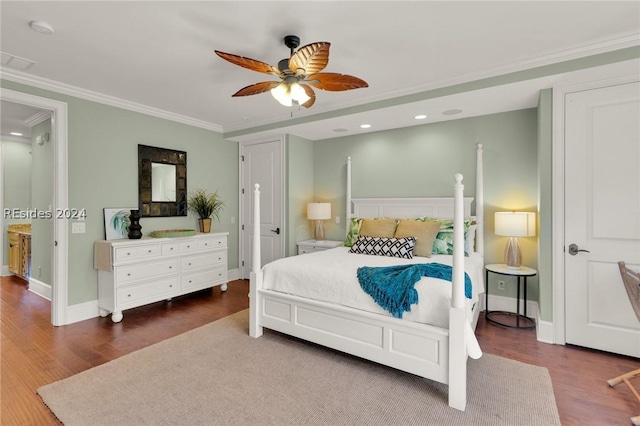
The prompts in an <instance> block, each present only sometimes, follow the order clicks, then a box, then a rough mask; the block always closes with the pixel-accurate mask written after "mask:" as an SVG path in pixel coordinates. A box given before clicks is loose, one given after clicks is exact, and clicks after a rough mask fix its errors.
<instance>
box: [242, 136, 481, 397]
mask: <svg viewBox="0 0 640 426" xmlns="http://www.w3.org/2000/svg"><path fill="white" fill-rule="evenodd" d="M476 173H477V176H476V185H477V187H476V194H475V201H476V215H475V222H476V224H477V228H476V229H477V231H476V234H475V247H476V249H475V251H474V252H473V253H470V254H469V256H467V257H465V250H464V247H465V235H464V220H465V218H469V217H470V216H471V208H470V205H471V201H472V198H464V196H463V190H464V186H463V184H462V175H461V174H456V175H455V176H454V196H453V197H452V198H420V199H417V198H412V199H398V198H386V199H384V198H381V199H371V198H369V199H352V198H351V161H350V159H349V160H348V162H347V188H346V193H347V220H346V222H347V229H348V227H349V222H350V220H349V219H350V218H351V217H371V218H376V217H387V218H396V219H402V218H412V217H413V218H415V217H420V216H429V217H431V218H442V219H451V218H452V219H453V254H452V255H448V256H433V260H432V261H434V262H440V261H441V260H444V262H447V263H449V264H450V265H452V272H451V277H452V279H451V282H452V284H450V285H449V286H448V287H446V289H447V290H446V292H447V294H446V302H443V303H447V305H445V306H449V307H448V308H446V307H444V312H445V314H444V316H445V317H446V318H445V319H444V320H440V322H441V323H442V322H443V321H444V325H443V324H439V325H433V324H429V323H424V322H420V321H423V320H420V319H401V318H395V317H393V316H391V315H389V314H386V315H385V314H384V313H381V312H382V310H381V312H378V311H376V309H373V308H371V309H369V308H366V307H365V308H363V307H361V306H357V305H355V304H353V305H351V302H344V303H343V302H339V303H336V302H335V301H333V300H331V299H330V297H329V298H327V299H325V300H322V299H316V298H311V297H309V296H306V297H305V296H300V295H296V294H294V293H292V292H289V290H288V288H289V287H286V286H284V287H281V289H280V291H278V286H279V285H280V283H279V282H278V281H279V280H282V281H286V279H284V278H279V277H283V275H279V274H281V271H278V272H277V273H276V272H274V271H275V268H277V267H279V266H280V269H282V267H281V265H285V266H286V265H289V266H292V265H296V266H297V268H298V269H303V270H305V271H306V272H307V278H310V277H311V276H312V275H314V273H312V272H310V271H313V269H311V266H309V267H308V266H307V265H306V264H303V263H301V262H310V261H312V260H313V256H314V255H316V253H312V254H305V255H301V256H295V258H286V259H281V260H279V261H275V262H272V263H270V264H268V265H265V266H264V268H263V267H262V266H261V261H260V258H261V256H260V238H259V236H260V232H259V226H260V191H259V185H258V184H256V185H255V191H254V200H253V201H254V202H253V209H254V210H253V217H254V220H253V223H254V238H253V246H252V272H251V283H250V294H249V297H250V330H249V334H250V335H251V336H252V337H259V336H261V335H262V332H263V328H265V327H266V328H268V329H271V330H275V331H278V332H282V333H285V334H289V335H292V336H295V337H298V338H302V339H305V340H308V341H311V342H314V343H318V344H320V345H323V346H327V347H330V348H333V349H337V350H340V351H343V352H346V353H349V354H352V355H356V356H359V357H362V358H365V359H368V360H371V361H374V362H378V363H380V364H383V365H387V366H390V367H394V368H397V369H399V370H402V371H406V372H409V373H413V374H416V375H419V376H421V377H425V378H428V379H431V380H435V381H437V382H440V383H444V384H448V385H449V405H450V406H451V407H453V408H456V409H458V410H464V409H465V407H466V376H467V374H466V372H467V368H466V366H467V357H468V356H471V357H472V358H478V357H480V356H481V354H482V353H481V350H480V347H479V345H478V343H477V340H476V338H475V334H474V328H475V324H476V321H477V319H478V315H479V312H480V306H479V305H480V303H479V300H480V298H479V297H478V293H481V292H483V291H484V284H483V282H482V279H483V276H484V274H483V273H482V268H483V263H484V262H483V257H482V255H483V208H484V206H483V190H482V186H483V179H482V145H478V148H477V172H476ZM334 250H335V251H338V250H343V252H344V255H343V257H344V258H347V257H349V256H351V258H349V262H351V259H352V258H354V257H357V256H361V257H364V258H368V260H369V261H373V260H374V259H373V258H376V257H378V256H367V255H363V254H352V253H346V251H347V250H346V248H344V247H340V248H335V249H331V250H329V251H331V252H332V251H334ZM318 255H320V256H318V258H320V257H321V256H327V255H328V254H327V253H326V252H323V253H318ZM331 255H332V256H338V255H342V254H341V253H337V254H335V253H331ZM303 258H304V259H303ZM445 258H446V259H445ZM395 260H397V259H395ZM402 260H403V261H404V259H402ZM412 261H418V258H415V257H414V258H413V260H412ZM412 261H407V262H412ZM429 261H430V259H426V258H422V259H420V260H419V262H429ZM338 263H340V262H337V261H336V262H334V263H331V265H332V267H331V268H327V267H326V264H325V265H324V270H325V271H329V270H333V269H334V267H333V265H337V264H338ZM405 263H406V262H405ZM320 266H323V265H320ZM290 269H296V268H293V267H291V268H290ZM478 271H480V273H478ZM332 272H334V271H332ZM465 272H466V273H468V275H469V276H471V277H472V281H473V287H474V288H475V289H476V291H475V292H474V294H473V296H472V297H471V300H465V278H466V277H465ZM354 275H355V274H354ZM321 278H322V279H324V282H328V281H331V280H334V279H336V276H335V274H331V275H330V277H327V276H322V277H321ZM295 279H296V278H294V279H292V280H293V281H295ZM297 279H298V280H299V281H301V282H304V283H305V284H307V283H308V281H309V280H307V279H301V278H297ZM349 279H350V280H353V279H355V277H350V278H349ZM422 280H431V281H430V282H434V281H440V282H441V283H442V280H438V279H435V278H422V279H421V281H420V282H418V283H417V284H416V289H417V288H418V286H419V285H421V286H422V287H424V288H431V287H432V285H431V284H429V285H422V284H421V282H422ZM289 281H291V280H289ZM314 285H315V286H316V287H315V288H317V287H318V286H317V285H316V284H312V285H310V286H309V287H312V286H314ZM343 285H344V283H340V286H343ZM433 287H435V286H433ZM342 288H343V287H340V288H339V289H338V290H336V291H334V293H336V292H337V293H340V292H341V291H342V290H341V289H342ZM449 289H450V290H449ZM421 291H422V290H421ZM449 291H450V293H449ZM330 292H331V291H330ZM362 293H363V292H362ZM301 294H305V293H304V292H302V293H301ZM420 297H421V298H422V297H423V296H422V295H421V296H420ZM430 297H431V296H430ZM434 297H435V296H434ZM467 297H469V296H468V295H467ZM414 306H415V305H414ZM412 310H413V309H412ZM447 310H448V312H447ZM416 321H418V322H416ZM427 321H430V320H427ZM432 322H433V321H432Z"/></svg>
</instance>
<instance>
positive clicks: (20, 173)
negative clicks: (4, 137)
mask: <svg viewBox="0 0 640 426" xmlns="http://www.w3.org/2000/svg"><path fill="white" fill-rule="evenodd" d="M31 160H32V158H31V145H30V144H29V143H26V142H24V143H23V142H13V141H4V142H2V164H1V166H2V170H0V173H2V186H3V188H2V189H3V191H2V194H3V195H2V196H3V206H2V207H3V209H9V210H12V209H18V210H27V209H29V208H31V162H32V161H31ZM2 213H3V215H4V212H2ZM30 222H31V220H30V219H18V218H16V219H12V218H10V217H4V216H3V221H2V228H3V229H2V235H4V236H5V237H4V238H3V240H2V241H3V245H4V247H2V266H5V265H8V264H9V255H8V251H9V238H8V237H7V236H6V235H7V229H8V228H9V225H11V224H14V223H30Z"/></svg>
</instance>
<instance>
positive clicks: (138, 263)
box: [94, 232, 228, 322]
mask: <svg viewBox="0 0 640 426" xmlns="http://www.w3.org/2000/svg"><path fill="white" fill-rule="evenodd" d="M227 236H228V233H226V232H225V233H211V234H196V235H193V236H189V237H178V238H151V237H148V238H141V239H137V240H127V239H122V240H110V241H96V242H95V244H94V267H95V269H97V270H98V307H99V309H100V316H103V317H104V316H107V315H109V313H111V320H112V321H113V322H120V321H121V320H122V317H123V314H122V311H123V310H125V309H131V308H135V307H138V306H142V305H146V304H148V303H153V302H158V301H160V300H168V299H171V298H173V297H175V296H180V295H183V294H187V293H192V292H194V291H198V290H202V289H205V288H209V287H215V286H218V285H219V286H220V288H221V289H222V291H226V290H227V271H228V266H227Z"/></svg>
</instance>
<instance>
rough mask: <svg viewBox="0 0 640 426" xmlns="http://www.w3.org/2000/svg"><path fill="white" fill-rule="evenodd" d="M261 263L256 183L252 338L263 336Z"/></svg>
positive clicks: (250, 321)
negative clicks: (259, 294) (260, 292)
mask: <svg viewBox="0 0 640 426" xmlns="http://www.w3.org/2000/svg"><path fill="white" fill-rule="evenodd" d="M260 262H261V260H260V185H259V184H257V183H256V184H255V189H254V191H253V240H252V248H251V274H250V282H249V335H250V336H251V337H260V336H262V327H261V326H260V301H259V300H258V290H259V289H261V288H262V270H261V266H260Z"/></svg>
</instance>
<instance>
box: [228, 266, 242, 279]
mask: <svg viewBox="0 0 640 426" xmlns="http://www.w3.org/2000/svg"><path fill="white" fill-rule="evenodd" d="M227 279H228V280H229V281H235V280H238V279H240V269H239V268H236V269H230V270H229V271H227Z"/></svg>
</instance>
